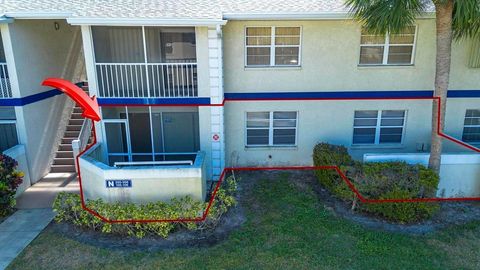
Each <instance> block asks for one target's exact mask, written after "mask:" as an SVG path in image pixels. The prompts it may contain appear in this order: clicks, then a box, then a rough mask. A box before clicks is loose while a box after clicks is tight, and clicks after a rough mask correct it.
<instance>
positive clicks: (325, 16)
mask: <svg viewBox="0 0 480 270" xmlns="http://www.w3.org/2000/svg"><path fill="white" fill-rule="evenodd" d="M223 18H224V19H225V20H232V21H233V20H256V21H273V20H297V21H302V20H348V19H353V17H352V15H351V14H350V13H349V12H319V13H300V12H298V13H288V12H285V13H223ZM418 18H419V19H430V18H435V12H425V13H422V14H421V15H420V16H418Z"/></svg>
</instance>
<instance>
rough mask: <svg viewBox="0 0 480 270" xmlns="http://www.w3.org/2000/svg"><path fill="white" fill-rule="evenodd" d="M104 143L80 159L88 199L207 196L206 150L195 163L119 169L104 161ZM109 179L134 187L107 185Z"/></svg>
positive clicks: (140, 200) (142, 200)
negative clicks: (128, 181)
mask: <svg viewBox="0 0 480 270" xmlns="http://www.w3.org/2000/svg"><path fill="white" fill-rule="evenodd" d="M99 153H101V146H99V145H97V146H95V147H94V148H92V149H90V150H89V151H87V152H86V153H85V155H83V156H82V157H81V158H80V172H81V177H82V187H83V193H84V196H85V198H86V199H92V200H95V199H103V200H104V201H106V202H134V203H147V202H155V201H165V202H169V201H170V200H171V199H172V198H181V197H184V196H190V197H192V198H193V199H194V200H197V201H204V200H205V198H206V167H205V165H206V163H205V153H203V152H199V153H198V154H197V157H196V159H195V162H194V164H193V165H192V166H188V165H176V166H132V167H127V168H115V167H110V166H107V165H106V164H104V163H103V162H101V161H99V160H97V159H96V158H95V157H100V159H101V154H99ZM106 180H130V181H131V187H115V188H107V185H106Z"/></svg>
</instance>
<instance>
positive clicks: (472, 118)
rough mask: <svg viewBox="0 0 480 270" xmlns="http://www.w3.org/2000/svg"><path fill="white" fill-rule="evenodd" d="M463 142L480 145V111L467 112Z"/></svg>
mask: <svg viewBox="0 0 480 270" xmlns="http://www.w3.org/2000/svg"><path fill="white" fill-rule="evenodd" d="M462 140H463V141H464V142H468V143H473V144H480V110H467V112H466V114H465V122H464V128H463V136H462Z"/></svg>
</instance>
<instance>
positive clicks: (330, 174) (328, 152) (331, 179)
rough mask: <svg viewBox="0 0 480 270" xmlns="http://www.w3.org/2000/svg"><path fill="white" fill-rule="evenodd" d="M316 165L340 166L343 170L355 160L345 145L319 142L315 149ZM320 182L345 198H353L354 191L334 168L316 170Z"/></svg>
mask: <svg viewBox="0 0 480 270" xmlns="http://www.w3.org/2000/svg"><path fill="white" fill-rule="evenodd" d="M313 163H314V164H315V166H338V167H339V168H340V169H341V170H342V171H345V170H346V168H348V167H350V166H354V164H355V162H354V161H353V159H352V157H351V156H350V155H349V154H348V150H347V148H346V147H344V146H340V145H332V144H328V143H319V144H317V145H316V146H315V148H314V149H313ZM315 175H316V176H317V178H318V180H319V181H320V183H321V184H322V185H323V186H324V187H325V188H327V189H328V190H330V191H332V192H333V193H335V194H336V195H337V196H339V197H340V198H342V199H344V200H348V199H352V196H353V194H352V192H351V190H350V189H349V187H348V186H347V184H346V183H345V182H344V181H343V179H342V178H341V177H340V176H339V175H338V173H337V172H336V171H334V170H315Z"/></svg>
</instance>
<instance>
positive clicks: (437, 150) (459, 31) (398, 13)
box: [345, 0, 480, 172]
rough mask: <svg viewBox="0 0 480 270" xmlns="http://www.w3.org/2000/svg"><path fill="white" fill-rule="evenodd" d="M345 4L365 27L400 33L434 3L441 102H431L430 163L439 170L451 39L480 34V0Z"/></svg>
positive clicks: (437, 90)
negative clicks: (439, 110)
mask: <svg viewBox="0 0 480 270" xmlns="http://www.w3.org/2000/svg"><path fill="white" fill-rule="evenodd" d="M345 4H346V6H347V7H349V8H350V12H351V13H352V14H353V16H354V18H355V19H357V20H358V21H360V22H361V23H362V25H363V27H364V28H365V30H366V31H368V32H370V33H373V34H379V35H386V34H388V33H393V34H396V33H400V32H401V31H402V30H403V29H405V28H406V27H408V26H410V25H413V24H414V22H415V19H416V17H417V16H421V15H422V14H424V13H425V11H426V10H428V8H429V7H432V4H433V5H434V7H435V17H436V32H437V35H436V43H437V46H436V49H437V54H436V71H435V91H434V97H440V99H441V103H440V104H438V103H439V102H436V101H435V100H434V102H433V106H432V107H433V110H432V135H431V140H432V142H431V151H430V160H429V164H428V167H429V168H431V169H433V170H435V171H437V172H439V170H440V162H441V154H442V139H441V137H440V136H438V135H437V134H438V131H439V130H438V127H437V122H438V114H437V110H438V106H441V112H440V118H441V123H440V128H441V130H440V132H441V131H443V127H444V122H445V110H446V101H447V91H448V83H449V77H450V62H451V61H450V60H451V48H452V40H453V39H457V40H459V39H462V38H480V0H431V1H430V0H346V1H345Z"/></svg>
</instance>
